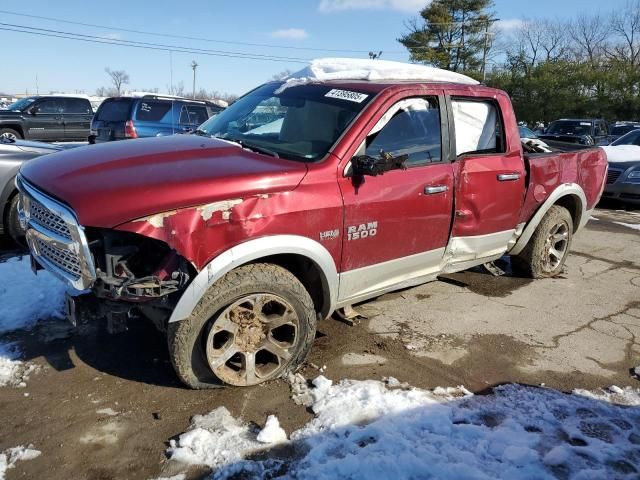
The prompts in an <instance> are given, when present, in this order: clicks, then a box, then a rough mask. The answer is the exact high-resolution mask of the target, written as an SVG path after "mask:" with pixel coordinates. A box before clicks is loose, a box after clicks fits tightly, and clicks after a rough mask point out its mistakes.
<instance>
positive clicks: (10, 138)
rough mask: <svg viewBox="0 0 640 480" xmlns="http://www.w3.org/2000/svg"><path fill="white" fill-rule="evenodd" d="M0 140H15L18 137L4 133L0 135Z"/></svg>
mask: <svg viewBox="0 0 640 480" xmlns="http://www.w3.org/2000/svg"><path fill="white" fill-rule="evenodd" d="M0 138H6V139H7V140H17V139H18V137H17V136H16V135H15V134H13V133H10V132H4V133H3V134H1V135H0Z"/></svg>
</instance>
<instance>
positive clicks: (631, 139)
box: [611, 129, 640, 145]
mask: <svg viewBox="0 0 640 480" xmlns="http://www.w3.org/2000/svg"><path fill="white" fill-rule="evenodd" d="M611 145H640V129H638V130H634V131H633V132H629V133H627V134H626V135H625V136H623V137H620V138H619V139H618V140H616V141H615V142H613V143H612V144H611Z"/></svg>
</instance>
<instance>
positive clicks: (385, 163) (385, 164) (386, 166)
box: [351, 150, 409, 177]
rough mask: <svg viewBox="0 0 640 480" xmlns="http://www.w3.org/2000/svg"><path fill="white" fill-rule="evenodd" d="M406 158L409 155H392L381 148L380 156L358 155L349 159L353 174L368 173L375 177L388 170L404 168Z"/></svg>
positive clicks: (405, 167)
mask: <svg viewBox="0 0 640 480" xmlns="http://www.w3.org/2000/svg"><path fill="white" fill-rule="evenodd" d="M408 159H409V155H400V156H398V157H394V156H393V155H391V154H389V153H387V152H385V151H382V150H381V151H380V156H379V157H377V158H376V157H372V156H370V155H358V156H355V157H353V159H352V161H351V166H352V167H351V168H352V172H353V175H369V176H372V177H376V176H378V175H382V174H384V173H385V172H388V171H390V170H398V169H400V170H406V169H407V166H406V162H407V160H408Z"/></svg>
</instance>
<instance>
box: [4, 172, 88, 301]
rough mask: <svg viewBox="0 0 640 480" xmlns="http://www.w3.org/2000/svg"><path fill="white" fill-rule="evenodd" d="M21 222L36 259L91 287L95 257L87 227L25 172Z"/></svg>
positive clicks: (20, 183)
mask: <svg viewBox="0 0 640 480" xmlns="http://www.w3.org/2000/svg"><path fill="white" fill-rule="evenodd" d="M16 186H17V187H18V190H19V191H20V204H19V215H20V223H21V224H22V226H23V227H24V228H25V230H26V234H25V238H26V241H27V244H28V246H29V250H30V251H31V255H32V256H33V258H34V260H35V261H36V262H37V263H38V264H40V265H41V266H42V267H44V268H45V269H46V270H48V271H49V272H51V273H53V274H54V275H56V276H57V277H59V278H60V279H62V280H63V281H65V282H66V283H68V284H69V285H71V286H72V287H73V288H75V289H76V290H86V289H88V288H90V287H91V286H92V285H93V283H94V282H95V280H96V271H95V266H94V261H93V257H92V256H91V252H90V251H89V246H88V243H87V238H86V235H85V232H84V228H83V227H82V226H81V225H80V224H79V223H78V221H77V219H76V216H75V214H74V213H73V211H72V210H71V209H70V208H68V207H67V206H65V205H64V204H62V203H60V202H59V201H57V200H55V199H53V198H51V197H50V196H48V195H46V194H45V193H43V192H41V191H39V190H38V189H37V188H36V187H34V186H33V185H31V184H29V183H28V182H27V181H26V180H25V179H24V178H23V177H22V176H21V175H19V176H18V178H17V179H16Z"/></svg>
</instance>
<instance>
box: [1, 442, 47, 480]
mask: <svg viewBox="0 0 640 480" xmlns="http://www.w3.org/2000/svg"><path fill="white" fill-rule="evenodd" d="M41 453H42V452H40V450H36V449H34V448H33V445H29V446H28V447H24V446H19V447H13V448H8V449H6V450H5V451H4V452H2V453H0V480H4V479H5V476H6V474H7V470H9V469H10V468H14V467H15V465H16V462H18V461H19V460H33V459H34V458H36V457H39V456H40V454H41Z"/></svg>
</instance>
